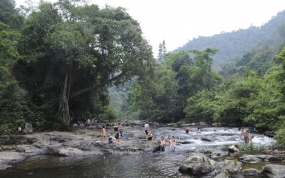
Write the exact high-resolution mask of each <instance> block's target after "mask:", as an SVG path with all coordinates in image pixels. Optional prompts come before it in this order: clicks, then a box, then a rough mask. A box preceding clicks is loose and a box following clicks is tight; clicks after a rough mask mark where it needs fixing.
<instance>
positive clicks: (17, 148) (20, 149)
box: [15, 145, 25, 152]
mask: <svg viewBox="0 0 285 178" xmlns="http://www.w3.org/2000/svg"><path fill="white" fill-rule="evenodd" d="M15 151H17V152H25V148H23V147H22V146H20V145H17V146H16V148H15Z"/></svg>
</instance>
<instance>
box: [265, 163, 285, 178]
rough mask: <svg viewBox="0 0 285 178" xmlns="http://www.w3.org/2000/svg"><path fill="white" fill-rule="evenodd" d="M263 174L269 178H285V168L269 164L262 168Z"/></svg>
mask: <svg viewBox="0 0 285 178" xmlns="http://www.w3.org/2000/svg"><path fill="white" fill-rule="evenodd" d="M261 174H264V175H266V176H268V177H269V178H285V166H283V165H276V164H267V165H265V166H264V167H263V168H262V171H261Z"/></svg>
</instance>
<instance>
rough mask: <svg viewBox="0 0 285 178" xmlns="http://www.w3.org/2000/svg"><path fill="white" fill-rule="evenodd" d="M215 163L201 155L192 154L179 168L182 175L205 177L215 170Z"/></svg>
mask: <svg viewBox="0 0 285 178" xmlns="http://www.w3.org/2000/svg"><path fill="white" fill-rule="evenodd" d="M215 163H216V162H215V161H214V160H211V159H210V158H208V157H206V156H205V155H204V154H201V153H191V154H190V155H189V156H188V157H186V158H185V159H184V160H183V161H182V165H181V166H180V167H179V171H180V172H181V173H186V174H190V175H203V174H208V173H211V172H212V171H213V170H214V169H215Z"/></svg>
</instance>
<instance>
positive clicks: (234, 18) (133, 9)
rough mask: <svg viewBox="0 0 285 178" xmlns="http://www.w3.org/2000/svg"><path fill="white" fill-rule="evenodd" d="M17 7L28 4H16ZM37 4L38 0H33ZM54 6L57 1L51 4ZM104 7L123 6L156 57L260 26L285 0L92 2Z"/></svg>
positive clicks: (282, 5)
mask: <svg viewBox="0 0 285 178" xmlns="http://www.w3.org/2000/svg"><path fill="white" fill-rule="evenodd" d="M15 1H16V3H17V5H20V4H24V1H25V0H15ZM33 1H38V0H33ZM48 1H53V2H55V1H56V0H48ZM89 1H90V2H91V3H94V4H97V5H99V6H100V7H104V5H105V4H108V5H110V6H113V7H117V6H121V7H124V8H126V9H127V12H128V13H129V14H130V15H131V16H132V17H133V18H134V19H135V20H137V21H138V22H139V23H140V25H141V28H142V31H143V35H144V37H145V39H147V40H148V41H149V44H150V45H151V46H152V47H153V52H154V57H157V53H158V46H159V43H162V41H163V40H165V43H166V48H167V49H168V51H172V50H175V49H176V48H178V47H180V46H183V45H184V44H185V43H186V42H187V41H189V40H192V39H193V38H197V37H198V36H212V35H215V34H219V33H220V32H222V31H224V32H231V31H233V30H238V29H246V28H248V27H250V26H251V25H253V26H261V25H262V24H264V23H266V22H268V21H269V20H270V19H271V18H272V17H273V16H276V14H277V13H278V12H280V11H283V10H285V1H284V0H176V1H174V0H89Z"/></svg>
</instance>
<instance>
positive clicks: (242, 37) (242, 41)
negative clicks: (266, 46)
mask: <svg viewBox="0 0 285 178" xmlns="http://www.w3.org/2000/svg"><path fill="white" fill-rule="evenodd" d="M283 23H285V11H282V12H279V13H277V15H276V16H275V17H272V19H271V20H270V21H268V22H267V23H266V24H264V25H262V26H261V27H255V26H251V27H249V28H248V29H239V30H236V31H232V32H226V33H224V32H221V34H217V35H214V36H210V37H203V36H199V37H198V38H194V39H193V40H191V41H189V42H187V43H186V44H185V45H183V46H182V47H180V48H178V49H176V50H174V51H173V52H178V51H180V50H190V49H198V50H204V49H205V48H207V47H210V48H216V49H219V52H218V53H217V54H216V55H215V56H214V57H213V64H214V65H219V66H221V65H223V64H226V63H227V62H229V61H231V60H232V59H234V58H235V57H237V56H240V55H242V54H244V53H246V52H247V51H249V49H251V48H252V47H254V46H255V45H256V44H258V42H260V41H264V40H268V39H271V40H272V39H274V40H278V41H279V42H280V41H281V40H282V39H281V38H282V37H281V36H280V35H279V33H278V31H277V29H278V26H280V25H281V24H283ZM209 28H210V27H209ZM269 42H270V41H269ZM270 45H273V44H270ZM276 46H277V45H276Z"/></svg>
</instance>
